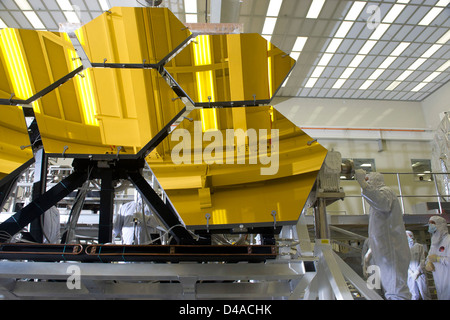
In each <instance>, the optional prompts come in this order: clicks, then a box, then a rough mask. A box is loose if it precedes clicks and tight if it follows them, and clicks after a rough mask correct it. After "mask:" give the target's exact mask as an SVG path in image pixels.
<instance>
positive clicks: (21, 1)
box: [14, 0, 33, 11]
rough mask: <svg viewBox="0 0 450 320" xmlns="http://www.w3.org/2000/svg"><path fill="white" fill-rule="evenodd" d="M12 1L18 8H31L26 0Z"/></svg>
mask: <svg viewBox="0 0 450 320" xmlns="http://www.w3.org/2000/svg"><path fill="white" fill-rule="evenodd" d="M14 2H15V3H16V4H17V6H18V7H19V9H20V10H29V11H32V10H33V8H32V7H31V6H30V4H29V3H28V1H27V0H14Z"/></svg>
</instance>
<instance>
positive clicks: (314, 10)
mask: <svg viewBox="0 0 450 320" xmlns="http://www.w3.org/2000/svg"><path fill="white" fill-rule="evenodd" d="M324 3H325V0H313V2H312V3H311V7H309V10H308V13H307V14H306V18H308V19H317V17H318V16H319V14H320V11H321V10H322V7H323V4H324Z"/></svg>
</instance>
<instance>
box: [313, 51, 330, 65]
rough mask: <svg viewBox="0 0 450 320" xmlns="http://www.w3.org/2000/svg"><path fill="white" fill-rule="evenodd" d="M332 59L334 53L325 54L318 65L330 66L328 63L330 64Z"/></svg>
mask: <svg viewBox="0 0 450 320" xmlns="http://www.w3.org/2000/svg"><path fill="white" fill-rule="evenodd" d="M331 58H333V54H332V53H324V54H323V56H322V58H320V61H319V63H318V64H317V65H319V66H326V65H328V63H330V60H331Z"/></svg>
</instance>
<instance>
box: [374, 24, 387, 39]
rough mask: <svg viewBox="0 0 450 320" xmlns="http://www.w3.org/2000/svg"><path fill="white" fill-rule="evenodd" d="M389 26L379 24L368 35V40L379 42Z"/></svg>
mask: <svg viewBox="0 0 450 320" xmlns="http://www.w3.org/2000/svg"><path fill="white" fill-rule="evenodd" d="M389 26H390V25H389V24H387V23H380V24H379V25H378V27H376V29H375V30H374V31H373V32H372V34H371V35H370V38H369V39H370V40H380V38H381V37H382V36H383V34H384V33H385V32H386V30H387V29H388V28H389Z"/></svg>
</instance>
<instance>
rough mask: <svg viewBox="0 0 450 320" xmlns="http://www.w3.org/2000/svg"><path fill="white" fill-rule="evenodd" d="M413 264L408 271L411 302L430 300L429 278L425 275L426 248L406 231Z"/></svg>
mask: <svg viewBox="0 0 450 320" xmlns="http://www.w3.org/2000/svg"><path fill="white" fill-rule="evenodd" d="M406 236H407V239H408V244H409V249H410V251H411V262H410V263H409V269H408V287H409V291H410V292H411V300H419V299H420V297H422V300H430V294H429V292H428V285H427V276H426V274H425V258H426V252H425V247H424V246H423V245H422V244H420V243H418V242H417V241H416V239H415V237H414V234H413V233H412V232H411V231H408V230H407V231H406Z"/></svg>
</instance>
